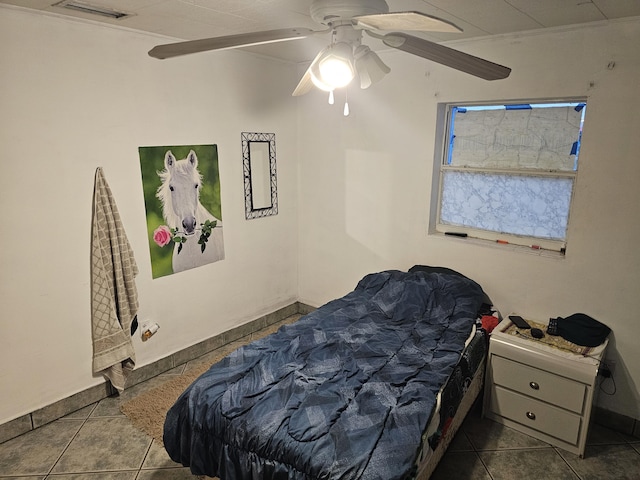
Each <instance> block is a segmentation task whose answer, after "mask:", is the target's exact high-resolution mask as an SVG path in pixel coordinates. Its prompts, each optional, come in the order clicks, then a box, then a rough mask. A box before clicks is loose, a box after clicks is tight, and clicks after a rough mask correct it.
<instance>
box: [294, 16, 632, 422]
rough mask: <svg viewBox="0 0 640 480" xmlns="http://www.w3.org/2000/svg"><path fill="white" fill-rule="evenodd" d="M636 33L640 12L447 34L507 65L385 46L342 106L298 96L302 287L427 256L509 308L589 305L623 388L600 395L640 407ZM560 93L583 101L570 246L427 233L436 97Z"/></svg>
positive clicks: (320, 296) (322, 293)
mask: <svg viewBox="0 0 640 480" xmlns="http://www.w3.org/2000/svg"><path fill="white" fill-rule="evenodd" d="M639 44H640V21H639V19H635V21H623V22H611V23H609V24H597V25H591V26H589V27H582V28H574V29H565V30H548V31H546V32H538V33H535V34H527V35H512V36H504V37H495V38H492V39H485V40H481V41H474V42H470V41H469V42H459V43H457V44H455V45H453V44H452V45H451V46H454V47H457V48H459V49H461V50H464V51H466V52H468V53H471V54H475V55H478V56H482V57H485V58H487V59H490V60H493V61H495V62H497V63H502V64H505V65H508V66H510V67H511V68H512V69H513V73H512V74H511V76H510V77H509V78H508V79H506V80H502V81H496V82H485V81H483V80H479V79H476V78H474V77H471V76H469V75H466V74H462V73H458V72H455V71H452V70H450V69H447V68H446V67H441V66H437V65H434V64H432V63H429V62H427V61H424V60H422V59H419V58H416V57H412V56H410V55H407V54H404V53H401V52H393V51H391V52H384V53H382V54H381V56H382V58H383V60H384V61H385V62H387V63H388V64H389V66H390V67H391V69H392V71H391V73H390V74H389V75H388V76H387V77H386V78H385V79H384V80H382V82H380V83H379V84H377V85H374V86H373V87H372V88H371V89H370V90H368V91H357V90H355V89H354V90H352V91H350V92H349V103H350V106H351V115H350V116H349V117H347V118H344V117H343V116H342V113H341V110H342V106H341V104H340V102H336V103H337V104H338V105H336V106H333V107H330V106H329V105H327V103H326V99H325V96H324V95H323V94H320V93H312V94H309V95H307V96H306V97H304V98H303V100H302V102H301V104H300V107H299V110H300V117H301V120H300V121H301V125H304V127H303V128H302V132H301V136H300V143H301V145H302V147H301V150H304V152H305V155H301V156H300V163H301V165H300V179H301V180H300V205H299V209H300V225H299V228H300V232H301V240H300V288H299V295H300V300H301V301H303V302H306V303H309V304H314V305H319V304H322V303H324V302H326V301H327V300H330V299H332V298H335V297H338V296H340V295H343V294H344V293H346V292H347V291H349V290H351V289H353V287H354V286H355V284H356V283H357V281H358V280H359V279H360V278H361V277H362V276H363V275H365V274H366V273H368V272H371V271H376V270H382V269H386V268H399V269H406V268H409V267H410V266H412V265H414V264H428V265H441V266H448V267H451V268H454V269H457V270H459V271H461V272H463V273H465V274H467V275H469V276H470V277H472V278H474V279H475V280H477V281H478V282H480V283H481V284H482V285H483V287H484V288H485V290H486V291H487V293H488V294H489V295H490V296H491V298H492V299H493V300H494V302H495V303H496V304H497V306H498V307H499V308H500V309H501V310H502V311H503V312H504V313H509V312H511V311H516V312H519V313H521V314H523V315H524V316H527V317H530V318H534V319H535V318H539V319H543V320H546V319H548V318H549V317H552V316H553V317H555V316H567V315H570V314H571V313H576V312H584V313H588V314H590V315H592V316H593V317H595V318H597V319H600V320H601V321H603V322H604V323H606V324H607V325H609V326H610V327H611V328H612V329H613V332H614V334H613V342H612V348H611V350H610V352H609V353H608V354H607V357H610V358H612V359H615V360H616V361H617V365H616V367H615V368H616V373H615V377H616V384H617V393H616V394H615V395H614V396H606V395H604V394H602V393H601V394H600V397H599V399H598V402H599V404H600V405H601V406H603V407H604V408H607V409H609V410H612V411H615V412H618V413H621V414H625V415H628V416H631V417H634V418H640V393H639V388H640V351H639V350H638V348H637V344H638V341H639V340H640V332H639V329H638V327H639V326H640V321H639V320H638V313H637V312H638V308H637V300H638V293H639V292H640V253H639V252H640V249H638V246H637V239H638V238H640V222H638V219H639V218H640V217H639V215H638V206H639V205H640V188H639V186H638V184H639V182H640V161H638V160H639V158H638V152H639V151H640V135H639V134H638V132H640V115H638V111H637V108H636V107H637V105H638V103H639V101H640V83H639V82H640V81H639V79H640V56H639V55H638V53H637V46H638V45H639ZM612 61H613V62H615V67H614V68H613V69H608V68H607V65H608V64H609V63H610V62H612ZM567 96H568V97H576V96H586V97H588V106H587V117H586V124H585V129H584V136H583V143H582V148H581V151H580V171H579V177H578V180H577V187H576V192H575V201H574V208H573V210H572V213H571V219H570V228H569V232H568V251H567V255H566V258H564V259H552V258H542V257H539V256H535V255H533V254H531V253H520V252H511V251H505V249H503V248H500V247H501V246H498V245H491V246H478V245H472V244H470V242H468V241H465V240H461V239H455V238H443V237H438V236H430V235H428V234H427V231H428V222H429V211H430V207H431V201H432V193H433V192H432V190H431V185H432V179H433V158H434V148H435V144H434V141H435V131H436V122H435V121H436V109H437V104H438V102H447V101H463V102H464V101H474V100H477V101H479V100H511V99H536V98H562V97H567ZM604 388H605V389H612V388H613V386H612V385H611V384H610V383H609V384H605V386H604Z"/></svg>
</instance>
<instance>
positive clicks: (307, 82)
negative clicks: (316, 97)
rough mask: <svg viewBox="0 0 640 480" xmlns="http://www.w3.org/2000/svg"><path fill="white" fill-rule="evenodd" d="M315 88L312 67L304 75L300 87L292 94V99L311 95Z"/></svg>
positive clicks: (299, 83)
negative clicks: (306, 94)
mask: <svg viewBox="0 0 640 480" xmlns="http://www.w3.org/2000/svg"><path fill="white" fill-rule="evenodd" d="M312 88H313V81H312V80H311V67H309V68H308V69H307V71H306V72H304V75H303V76H302V78H301V79H300V82H298V86H297V87H296V89H295V90H294V91H293V93H292V94H291V96H292V97H299V96H300V95H304V94H305V93H309V92H310V91H311V89H312Z"/></svg>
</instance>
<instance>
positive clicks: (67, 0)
mask: <svg viewBox="0 0 640 480" xmlns="http://www.w3.org/2000/svg"><path fill="white" fill-rule="evenodd" d="M51 6H52V7H60V8H68V9H69V10H74V11H76V12H82V13H88V14H90V15H99V16H101V17H107V18H112V19H114V20H121V19H123V18H125V17H130V16H131V15H132V14H131V13H125V12H119V11H117V10H113V9H111V8H108V7H100V6H97V5H90V4H88V3H84V2H79V1H77V0H62V1H61V2H58V3H54V4H53V5H51Z"/></svg>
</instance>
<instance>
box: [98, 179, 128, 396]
mask: <svg viewBox="0 0 640 480" xmlns="http://www.w3.org/2000/svg"><path fill="white" fill-rule="evenodd" d="M137 274H138V266H137V265H136V261H135V258H134V256H133V250H132V249H131V246H130V245H129V240H128V239H127V235H126V234H125V232H124V228H123V226H122V221H121V220H120V214H119V213H118V208H117V207H116V203H115V201H114V199H113V196H112V194H111V189H110V188H109V185H108V184H107V182H106V180H105V178H104V174H103V173H102V168H98V169H97V170H96V177H95V187H94V192H93V222H92V232H91V331H92V336H93V373H102V374H104V375H106V377H107V378H108V379H109V380H110V381H111V384H112V385H113V386H114V387H115V388H116V389H117V390H118V391H122V390H124V386H125V381H126V378H127V375H128V374H129V373H130V372H131V371H132V370H133V367H134V366H135V352H134V350H133V342H132V341H131V322H132V321H133V319H134V317H135V316H136V314H137V312H138V292H137V289H136V284H135V276H136V275H137Z"/></svg>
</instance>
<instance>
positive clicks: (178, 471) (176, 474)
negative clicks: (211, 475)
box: [137, 467, 199, 480]
mask: <svg viewBox="0 0 640 480" xmlns="http://www.w3.org/2000/svg"><path fill="white" fill-rule="evenodd" d="M194 478H199V477H197V476H195V475H192V474H191V471H190V470H189V469H188V468H185V467H183V468H166V469H161V470H143V471H141V472H140V474H139V475H138V478H137V480H183V479H185V480H193V479H194Z"/></svg>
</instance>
